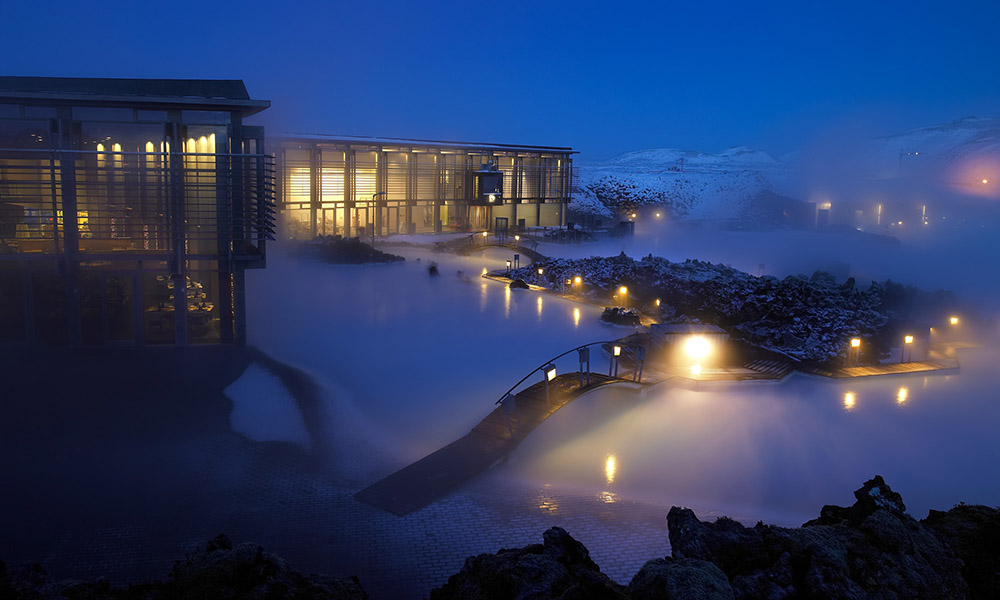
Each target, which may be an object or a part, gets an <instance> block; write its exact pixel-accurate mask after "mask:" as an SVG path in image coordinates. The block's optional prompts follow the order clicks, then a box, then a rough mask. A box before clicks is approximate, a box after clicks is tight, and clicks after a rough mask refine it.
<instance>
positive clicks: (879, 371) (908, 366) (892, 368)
mask: <svg viewBox="0 0 1000 600" xmlns="http://www.w3.org/2000/svg"><path fill="white" fill-rule="evenodd" d="M958 368H959V366H958V361H957V360H952V359H943V358H942V359H929V360H923V361H915V362H902V363H888V364H882V365H863V366H858V367H842V368H840V369H832V370H827V369H820V368H817V367H812V368H805V367H800V369H799V370H800V371H802V372H803V373H808V374H810V375H819V376H821V377H832V378H834V379H851V378H855V377H875V376H878V375H903V374H906V373H926V372H928V371H937V372H941V371H957V370H958Z"/></svg>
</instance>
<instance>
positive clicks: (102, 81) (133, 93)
mask: <svg viewBox="0 0 1000 600" xmlns="http://www.w3.org/2000/svg"><path fill="white" fill-rule="evenodd" d="M3 101H35V102H39V103H41V102H44V103H45V104H62V105H67V104H69V105H77V106H79V105H90V106H93V105H99V106H109V105H110V106H135V105H137V104H142V105H147V106H148V107H149V108H168V107H169V108H188V109H208V110H239V111H240V112H242V113H243V114H244V115H250V114H254V113H257V112H260V111H262V110H264V109H265V108H267V107H269V106H270V105H271V103H270V102H269V101H267V100H253V99H251V98H250V94H249V93H247V88H246V86H245V85H244V84H243V82H242V81H241V80H239V79H111V78H89V77H10V76H0V102H3Z"/></svg>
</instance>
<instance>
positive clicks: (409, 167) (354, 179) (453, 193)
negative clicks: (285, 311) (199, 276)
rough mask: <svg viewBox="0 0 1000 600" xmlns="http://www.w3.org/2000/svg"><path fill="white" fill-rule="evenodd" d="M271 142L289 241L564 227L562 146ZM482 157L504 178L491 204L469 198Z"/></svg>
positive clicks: (567, 180)
mask: <svg viewBox="0 0 1000 600" xmlns="http://www.w3.org/2000/svg"><path fill="white" fill-rule="evenodd" d="M272 146H273V147H275V148H276V156H277V161H278V166H277V168H278V173H279V181H280V183H279V186H278V201H279V202H278V204H279V207H280V212H281V216H282V230H283V234H284V235H285V236H286V237H288V238H293V239H312V238H313V237H315V236H317V235H342V236H345V237H354V236H369V235H372V234H373V233H374V235H379V236H382V235H393V234H405V233H430V232H441V231H472V230H479V231H481V230H484V229H490V230H492V229H494V228H495V227H496V226H497V223H498V222H499V223H507V225H508V227H510V228H517V227H559V226H562V225H565V205H566V203H568V202H569V200H570V188H571V181H572V168H573V166H572V154H573V151H572V150H571V149H569V148H540V147H512V146H486V145H481V144H446V143H440V144H439V143H434V142H420V143H416V142H411V143H406V144H403V143H390V142H374V141H372V142H368V141H358V140H336V139H312V138H288V139H280V140H277V141H276V142H274V143H273V144H272ZM489 161H492V162H493V164H494V166H495V167H496V168H497V169H499V170H500V171H501V172H502V173H503V203H502V204H500V203H498V204H497V205H494V206H488V205H482V203H481V202H477V199H476V194H477V189H476V175H475V174H476V172H477V171H479V170H480V169H481V168H482V166H483V165H484V164H486V163H487V162H489ZM498 219H500V221H498ZM504 219H506V220H505V221H504Z"/></svg>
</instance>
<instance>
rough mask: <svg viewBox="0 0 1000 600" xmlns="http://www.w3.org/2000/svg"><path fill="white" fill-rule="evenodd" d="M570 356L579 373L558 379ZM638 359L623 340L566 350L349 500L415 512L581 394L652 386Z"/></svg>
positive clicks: (637, 348) (636, 347)
mask: <svg viewBox="0 0 1000 600" xmlns="http://www.w3.org/2000/svg"><path fill="white" fill-rule="evenodd" d="M592 349H599V350H603V351H604V352H606V354H607V361H606V362H607V364H608V368H607V371H608V373H607V374H604V372H600V373H598V372H595V371H593V370H592V369H591V367H590V352H591V350H592ZM604 352H602V358H603V354H604ZM573 356H575V358H576V359H577V362H578V363H579V368H578V369H577V370H575V371H572V372H569V373H563V374H559V373H558V369H557V366H556V365H557V361H559V360H560V359H566V357H573ZM644 359H645V347H643V346H641V345H640V344H637V343H630V342H629V341H628V339H627V338H626V340H612V341H604V342H592V343H590V344H584V345H582V346H577V347H576V348H573V349H571V350H567V351H566V352H563V353H562V354H560V355H559V356H555V357H553V358H552V359H550V360H548V361H546V362H545V363H543V364H542V365H540V366H538V367H537V368H535V369H534V370H532V371H531V372H529V373H528V374H527V375H525V376H524V377H523V378H522V379H521V380H520V381H518V382H517V383H515V384H514V385H513V386H511V388H510V389H509V390H507V392H506V393H504V394H503V395H502V396H501V397H500V398H499V399H498V400H497V401H496V402H495V407H494V408H493V410H492V411H491V412H490V413H489V414H488V415H487V416H486V418H484V419H483V420H482V421H480V422H479V424H477V425H476V426H475V427H473V428H472V431H470V432H469V433H467V434H466V435H465V436H463V437H461V438H459V439H458V440H456V441H454V442H452V443H450V444H448V445H447V446H445V447H443V448H441V449H440V450H438V451H436V452H433V453H431V454H429V455H427V456H425V457H424V458H422V459H420V460H418V461H417V462H415V463H413V464H411V465H409V466H406V467H404V468H402V469H400V470H399V471H396V472H395V473H393V474H392V475H389V476H388V477H386V478H385V479H382V480H381V481H377V482H375V483H373V484H372V485H370V486H368V487H366V488H365V489H363V490H361V491H360V492H358V493H356V494H355V495H354V497H355V498H356V499H358V500H360V501H362V502H365V503H367V504H371V505H372V506H376V507H378V508H381V509H383V510H386V511H388V512H390V513H392V514H394V515H399V516H403V515H406V514H409V513H411V512H413V511H416V510H419V509H421V508H423V507H425V506H427V505H428V504H430V503H432V502H434V501H435V500H437V499H438V498H441V497H442V496H445V495H446V494H448V493H449V492H451V491H452V490H454V489H455V488H457V487H458V486H459V485H461V484H462V483H464V482H465V481H467V480H469V479H471V478H472V477H474V476H476V475H478V474H479V473H482V472H483V471H486V470H487V469H489V468H491V467H492V466H494V465H496V464H497V463H499V462H500V461H502V460H503V459H504V458H505V457H506V456H507V454H509V453H510V452H511V451H512V450H513V449H514V448H515V447H517V445H518V444H519V443H520V442H521V440H523V439H524V438H526V437H527V436H528V434H530V433H531V432H532V431H534V430H535V428H537V427H538V426H539V425H541V423H542V422H543V421H544V420H545V419H547V418H549V417H550V416H552V415H553V414H555V413H556V411H558V410H559V409H560V408H562V407H564V406H566V405H567V404H569V403H570V402H572V401H573V400H575V399H576V398H579V397H580V396H582V395H583V394H586V393H587V392H590V391H592V390H594V389H597V388H599V387H602V386H606V385H610V384H616V383H621V384H626V383H627V384H631V385H635V386H647V385H651V384H652V383H657V382H658V381H651V380H650V378H649V377H648V376H647V377H646V379H643V363H644ZM563 362H564V363H566V362H568V361H566V360H564V361H563ZM601 362H602V363H603V362H604V361H601ZM619 369H621V372H619ZM655 379H660V378H658V377H657V378H655ZM519 390H520V391H519Z"/></svg>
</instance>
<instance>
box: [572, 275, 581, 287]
mask: <svg viewBox="0 0 1000 600" xmlns="http://www.w3.org/2000/svg"><path fill="white" fill-rule="evenodd" d="M573 283H575V284H576V285H580V284H581V283H583V277H580V276H579V275H577V276H576V277H574V278H573Z"/></svg>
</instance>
